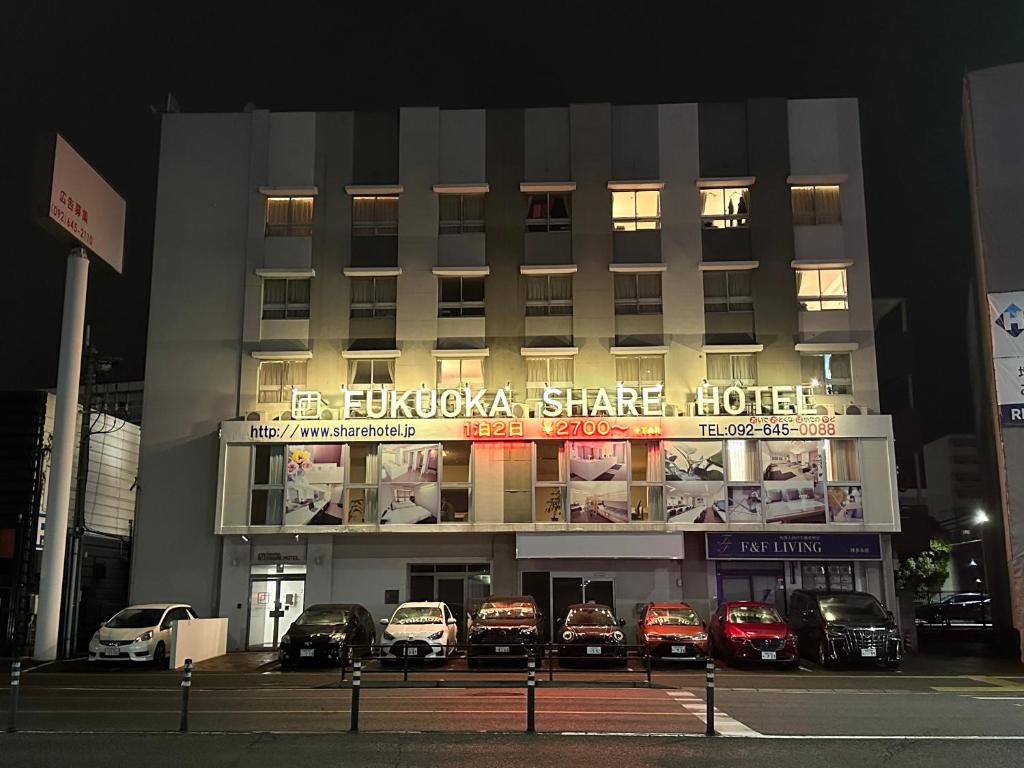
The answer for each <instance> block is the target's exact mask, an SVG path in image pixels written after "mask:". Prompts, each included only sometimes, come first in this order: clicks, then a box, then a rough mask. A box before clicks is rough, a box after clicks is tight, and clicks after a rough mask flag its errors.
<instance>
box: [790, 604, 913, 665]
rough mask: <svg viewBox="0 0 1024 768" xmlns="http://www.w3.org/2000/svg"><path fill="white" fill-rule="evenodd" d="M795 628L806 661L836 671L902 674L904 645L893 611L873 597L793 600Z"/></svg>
mask: <svg viewBox="0 0 1024 768" xmlns="http://www.w3.org/2000/svg"><path fill="white" fill-rule="evenodd" d="M789 627H790V629H791V630H792V631H793V634H795V635H796V638H797V651H798V652H799V654H800V655H801V656H803V657H804V658H807V659H811V660H813V661H817V662H818V663H819V664H821V665H822V666H824V667H830V666H832V665H833V664H836V663H838V662H840V661H847V662H868V663H874V664H885V666H887V667H889V669H898V668H899V666H900V663H901V662H902V661H903V641H902V640H901V639H900V633H899V629H898V628H897V627H896V621H895V619H893V615H892V613H891V612H890V611H887V610H885V609H884V608H883V607H882V604H881V603H879V602H878V600H877V599H876V598H875V596H874V595H869V594H868V593H867V592H812V591H810V590H804V589H798V590H796V591H794V592H793V593H791V594H790V596H789Z"/></svg>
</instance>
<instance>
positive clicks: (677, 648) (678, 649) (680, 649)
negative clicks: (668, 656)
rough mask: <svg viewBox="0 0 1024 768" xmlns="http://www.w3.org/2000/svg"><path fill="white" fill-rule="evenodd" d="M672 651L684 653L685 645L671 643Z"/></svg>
mask: <svg viewBox="0 0 1024 768" xmlns="http://www.w3.org/2000/svg"><path fill="white" fill-rule="evenodd" d="M672 653H686V646H685V645H673V646H672Z"/></svg>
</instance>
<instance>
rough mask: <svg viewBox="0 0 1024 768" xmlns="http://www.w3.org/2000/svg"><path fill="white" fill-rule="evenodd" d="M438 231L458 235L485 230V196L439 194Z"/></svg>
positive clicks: (443, 233)
mask: <svg viewBox="0 0 1024 768" xmlns="http://www.w3.org/2000/svg"><path fill="white" fill-rule="evenodd" d="M437 211H438V218H439V221H438V228H437V229H438V232H439V233H440V234H442V235H458V234H461V233H463V232H483V231H484V196H483V195H482V194H474V195H439V196H438V198H437Z"/></svg>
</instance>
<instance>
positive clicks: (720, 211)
mask: <svg viewBox="0 0 1024 768" xmlns="http://www.w3.org/2000/svg"><path fill="white" fill-rule="evenodd" d="M700 217H701V221H702V222H703V224H704V226H705V227H710V228H713V229H725V228H727V227H746V226H749V225H750V188H749V187H725V188H722V189H702V190H701V191H700Z"/></svg>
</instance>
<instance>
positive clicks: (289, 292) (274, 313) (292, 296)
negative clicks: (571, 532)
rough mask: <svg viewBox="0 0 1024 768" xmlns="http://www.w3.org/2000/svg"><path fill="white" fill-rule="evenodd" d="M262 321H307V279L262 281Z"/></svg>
mask: <svg viewBox="0 0 1024 768" xmlns="http://www.w3.org/2000/svg"><path fill="white" fill-rule="evenodd" d="M263 319H264V320H306V319H309V278H303V279H300V280H285V279H277V278H275V279H267V280H264V281H263Z"/></svg>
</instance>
